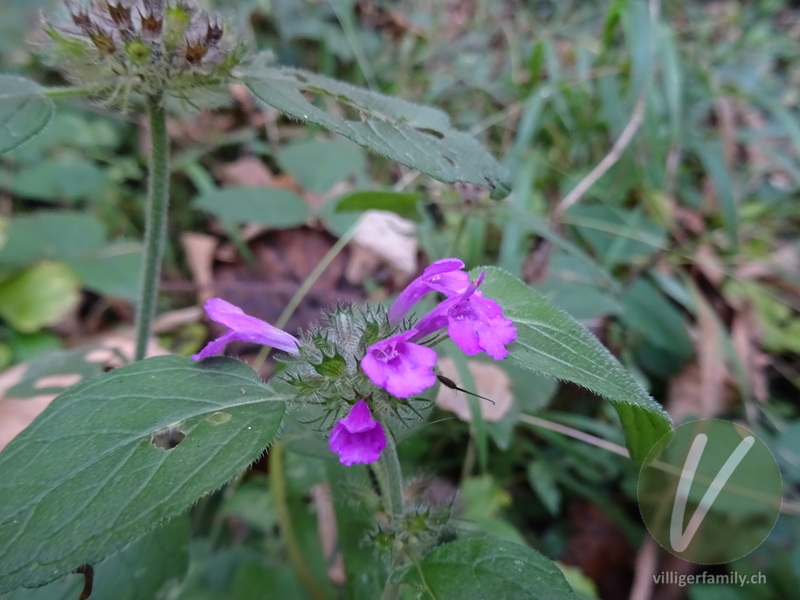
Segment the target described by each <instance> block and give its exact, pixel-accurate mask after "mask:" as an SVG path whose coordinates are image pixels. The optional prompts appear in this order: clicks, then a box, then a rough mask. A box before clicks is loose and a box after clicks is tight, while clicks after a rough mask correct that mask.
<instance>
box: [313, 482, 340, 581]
mask: <svg viewBox="0 0 800 600" xmlns="http://www.w3.org/2000/svg"><path fill="white" fill-rule="evenodd" d="M311 499H312V500H313V502H314V506H315V507H316V509H317V532H318V534H319V539H320V542H321V545H322V552H323V555H324V556H325V560H326V562H327V563H328V565H329V566H328V577H329V578H330V580H331V581H332V582H333V583H335V584H336V585H343V584H344V582H345V580H346V576H345V571H344V558H343V557H342V553H341V552H339V551H338V549H337V546H338V543H339V534H338V532H337V531H336V513H335V512H334V509H333V500H332V498H331V490H330V487H328V484H327V483H318V484H316V485H315V486H314V487H312V488H311Z"/></svg>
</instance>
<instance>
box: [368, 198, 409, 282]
mask: <svg viewBox="0 0 800 600" xmlns="http://www.w3.org/2000/svg"><path fill="white" fill-rule="evenodd" d="M415 232H416V228H415V225H414V223H413V221H409V220H407V219H403V218H401V217H398V216H397V215H396V214H394V213H391V212H388V211H383V210H368V211H365V212H364V214H363V215H362V216H361V219H360V221H359V223H358V225H357V226H356V231H355V233H354V235H353V243H354V244H358V245H360V246H362V247H364V248H367V249H369V250H371V251H372V252H373V253H374V254H375V255H376V256H378V257H379V258H380V259H381V260H382V261H383V262H385V263H386V264H387V265H388V266H389V268H390V269H392V270H394V271H397V272H399V274H401V275H402V276H404V277H407V278H411V277H412V276H413V275H414V273H415V272H416V270H417V238H416V235H415Z"/></svg>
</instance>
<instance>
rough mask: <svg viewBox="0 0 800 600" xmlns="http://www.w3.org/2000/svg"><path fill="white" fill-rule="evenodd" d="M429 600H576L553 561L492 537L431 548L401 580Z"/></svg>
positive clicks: (458, 541) (534, 551) (527, 549)
mask: <svg viewBox="0 0 800 600" xmlns="http://www.w3.org/2000/svg"><path fill="white" fill-rule="evenodd" d="M401 582H402V583H408V584H412V585H418V586H424V587H423V589H425V590H427V591H428V595H427V596H423V597H429V598H433V599H434V600H450V599H453V600H463V599H464V598H474V599H475V600H478V599H482V600H483V599H485V600H527V599H530V600H576V599H577V596H576V595H575V592H573V591H572V588H571V587H570V586H569V584H568V583H567V581H566V580H565V579H564V575H563V574H562V573H561V571H560V570H559V569H558V567H557V566H556V565H555V563H554V562H553V561H551V560H550V559H548V558H546V557H545V556H543V555H541V554H539V553H538V552H536V550H533V549H532V548H529V547H527V546H521V545H520V544H514V543H512V542H507V541H503V540H498V539H494V538H479V539H470V540H457V541H455V542H451V543H449V544H444V545H442V546H439V547H437V548H435V549H434V550H433V551H432V552H431V553H430V554H428V555H427V556H426V557H425V558H424V559H422V561H421V562H420V563H419V565H418V568H411V569H409V570H408V571H406V572H405V573H404V574H403V575H402V578H401Z"/></svg>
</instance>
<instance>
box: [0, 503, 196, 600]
mask: <svg viewBox="0 0 800 600" xmlns="http://www.w3.org/2000/svg"><path fill="white" fill-rule="evenodd" d="M188 538H189V519H188V517H187V516H186V515H182V516H180V517H177V518H175V519H172V520H171V521H170V522H169V523H168V524H167V525H166V526H164V527H158V528H157V529H155V530H154V531H151V532H150V533H149V534H147V535H146V536H144V537H143V538H140V539H138V540H136V541H135V542H134V543H132V544H130V545H129V546H126V547H125V548H123V549H122V550H121V551H119V552H117V553H116V554H112V555H111V556H109V557H108V558H107V559H105V560H104V561H103V562H101V563H99V564H97V565H93V567H94V580H93V587H92V596H91V598H92V600H152V599H153V598H156V597H157V593H158V591H159V590H160V589H161V588H162V587H163V586H164V584H165V583H166V582H167V581H169V580H170V579H174V578H178V577H181V576H182V575H183V574H184V573H185V572H186V567H187V565H188V560H189V557H188V552H187V548H186V546H187V542H188ZM83 587H84V577H83V575H79V574H76V573H75V574H71V575H67V576H66V577H62V578H61V579H59V580H57V581H53V582H52V583H49V584H48V585H46V586H43V587H40V588H35V589H27V588H17V589H16V590H14V591H13V592H11V593H9V594H0V600H62V599H63V600H75V599H76V598H78V597H79V596H80V594H81V592H82V590H83Z"/></svg>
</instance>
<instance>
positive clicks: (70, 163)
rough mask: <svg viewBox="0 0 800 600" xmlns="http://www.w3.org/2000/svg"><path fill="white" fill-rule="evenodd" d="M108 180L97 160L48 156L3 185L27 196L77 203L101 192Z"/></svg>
mask: <svg viewBox="0 0 800 600" xmlns="http://www.w3.org/2000/svg"><path fill="white" fill-rule="evenodd" d="M108 181H109V179H108V173H107V172H106V171H104V170H103V169H101V168H100V167H98V166H97V165H95V164H94V163H93V162H90V161H88V160H86V159H83V158H75V157H63V158H48V159H45V160H43V161H41V162H38V163H36V164H34V165H31V166H30V167H25V168H23V169H20V170H19V171H18V172H17V173H15V174H14V176H13V178H12V179H11V181H10V182H6V183H5V184H3V187H4V188H6V189H8V190H10V191H11V192H13V193H15V194H17V195H18V196H22V197H24V198H32V199H34V200H45V201H49V202H58V201H61V200H67V201H70V202H73V201H76V200H81V199H84V198H87V197H90V196H94V197H97V196H99V195H101V194H102V193H103V192H104V191H105V189H106V185H107V184H108ZM9 183H10V185H8V184H9Z"/></svg>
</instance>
